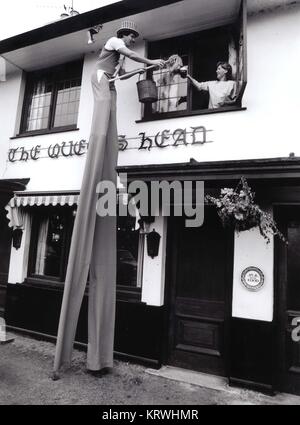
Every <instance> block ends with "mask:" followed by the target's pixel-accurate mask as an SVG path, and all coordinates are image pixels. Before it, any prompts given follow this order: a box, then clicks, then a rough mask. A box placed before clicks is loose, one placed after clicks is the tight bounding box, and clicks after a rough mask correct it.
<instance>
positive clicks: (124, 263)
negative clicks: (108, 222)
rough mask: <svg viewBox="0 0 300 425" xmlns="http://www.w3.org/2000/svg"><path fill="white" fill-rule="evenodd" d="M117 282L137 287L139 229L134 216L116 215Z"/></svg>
mask: <svg viewBox="0 0 300 425" xmlns="http://www.w3.org/2000/svg"><path fill="white" fill-rule="evenodd" d="M117 226H118V227H117V229H118V232H117V247H118V249H117V284H118V285H126V286H134V287H137V266H138V249H139V230H135V218H134V217H118V224H117Z"/></svg>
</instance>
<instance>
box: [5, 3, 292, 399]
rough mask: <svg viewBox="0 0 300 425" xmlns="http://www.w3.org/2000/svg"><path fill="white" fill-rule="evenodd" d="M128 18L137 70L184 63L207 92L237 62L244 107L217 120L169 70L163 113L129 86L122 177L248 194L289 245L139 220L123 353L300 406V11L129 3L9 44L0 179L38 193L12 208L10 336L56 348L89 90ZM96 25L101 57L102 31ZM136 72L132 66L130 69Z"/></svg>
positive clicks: (82, 330) (128, 269) (208, 227)
mask: <svg viewBox="0 0 300 425" xmlns="http://www.w3.org/2000/svg"><path fill="white" fill-rule="evenodd" d="M140 3H143V4H140ZM220 3H222V7H221V6H220ZM224 3H226V4H224ZM123 19H130V20H133V21H134V22H135V23H136V24H137V26H138V28H139V29H140V31H141V33H142V38H141V39H140V40H139V41H137V43H136V47H135V49H136V50H137V51H138V52H139V53H141V54H143V55H148V57H150V58H157V57H162V58H165V59H166V58H168V57H170V56H171V55H173V54H179V55H180V57H181V58H182V60H183V64H184V65H185V66H187V67H188V70H189V73H190V74H191V75H192V76H193V77H194V78H196V79H197V80H198V81H211V80H215V79H216V76H215V75H216V74H215V71H216V66H217V63H218V62H219V61H226V62H229V63H230V64H231V66H232V70H233V80H234V81H236V86H237V88H238V96H237V98H236V99H235V102H234V103H232V104H230V105H223V106H220V107H218V108H214V109H211V108H209V98H208V94H207V93H206V92H204V91H201V92H198V91H197V90H195V89H193V88H192V86H191V84H189V83H188V81H187V80H186V79H184V78H181V77H180V75H175V76H173V77H172V79H170V78H171V77H170V75H169V74H168V73H166V72H163V71H154V72H153V73H152V74H151V75H149V76H148V77H151V78H153V79H154V81H155V82H156V85H157V86H158V95H159V100H158V101H157V102H155V103H152V104H151V105H149V104H141V103H140V102H139V99H138V95H137V89H136V82H137V81H138V77H133V78H132V79H129V80H126V81H122V82H117V83H116V86H117V92H118V132H119V140H118V143H119V161H118V169H117V171H118V173H119V175H120V176H123V177H124V175H126V178H127V182H128V183H130V182H133V181H136V180H138V181H142V182H145V184H147V185H150V184H151V182H162V181H165V182H168V183H170V184H172V183H174V182H181V184H184V182H194V184H195V183H196V182H200V181H203V182H204V190H205V194H210V195H217V194H218V193H219V192H220V190H221V189H222V188H224V187H231V188H235V187H236V186H237V184H238V182H239V180H240V178H241V177H245V178H246V179H247V181H248V183H249V184H250V186H251V188H252V189H253V190H254V192H255V194H256V201H257V202H258V203H259V204H260V205H261V206H262V207H263V208H264V209H265V210H266V211H269V212H270V213H271V214H272V215H273V216H274V218H275V219H276V221H277V223H278V227H279V228H280V230H281V231H282V232H283V234H284V235H285V237H286V238H287V240H288V244H285V243H283V242H282V241H281V240H280V239H278V238H273V237H272V238H271V240H270V242H269V243H266V241H265V239H264V238H263V237H262V236H261V235H260V233H259V231H258V230H257V229H252V230H250V231H245V232H240V233H238V232H235V231H234V230H232V229H230V228H223V227H222V225H221V222H220V220H219V218H218V216H217V213H216V210H215V209H214V207H212V206H211V205H208V204H206V205H205V208H204V223H203V225H202V226H199V227H186V226H185V217H177V216H174V215H173V216H170V217H167V216H164V215H163V214H162V212H161V211H160V212H158V214H157V215H156V216H155V217H153V219H152V220H144V226H142V227H141V228H138V227H139V226H137V225H136V219H135V218H134V217H119V218H118V251H117V254H118V279H117V284H118V285H117V311H116V331H115V352H116V354H117V355H119V356H120V357H123V358H127V359H131V360H133V361H139V362H143V363H146V364H149V365H152V366H153V367H160V366H161V365H162V364H169V365H174V366H178V367H183V368H187V369H192V370H196V371H202V372H205V373H211V374H216V375H222V376H227V377H228V379H229V381H230V382H231V383H232V384H238V385H245V386H247V387H251V388H257V389H260V390H264V391H270V392H272V391H286V392H292V393H296V394H300V343H299V342H297V341H296V339H297V338H293V335H294V334H295V332H294V330H295V329H294V328H295V327H296V325H297V318H298V317H300V289H299V288H300V287H299V285H298V279H297V276H298V272H299V270H298V268H299V266H298V264H299V259H298V258H299V252H300V180H299V178H300V160H299V157H298V155H299V149H298V115H299V108H300V103H299V93H298V89H297V84H296V72H297V69H298V67H299V64H300V59H299V57H300V56H299V54H298V52H299V49H300V34H299V20H300V4H299V2H298V1H296V2H295V1H293V2H289V1H287V0H286V1H280V0H269V1H264V0H255V1H251V0H250V1H248V4H247V2H246V1H241V0H228V1H226V2H220V1H219V0H209V1H208V0H201V1H199V0H181V1H160V2H158V1H151V2H138V1H133V0H127V1H123V2H121V3H120V4H113V5H110V6H106V7H104V8H100V9H97V10H95V11H91V12H87V13H85V14H82V15H78V16H74V17H70V18H67V19H65V20H62V21H58V22H55V23H53V24H49V25H47V26H45V27H42V28H38V29H36V30H33V31H31V32H29V33H25V34H20V35H18V36H16V37H13V38H11V39H7V40H3V41H1V42H0V54H1V56H2V57H3V58H4V59H5V62H6V79H5V81H3V82H1V83H0V112H1V117H2V118H1V134H0V137H1V143H0V146H1V147H0V149H1V155H0V169H1V175H2V179H5V180H8V181H14V182H19V183H22V184H24V185H26V188H25V190H21V191H20V190H16V191H15V195H14V197H13V199H12V200H11V201H10V203H9V205H8V208H7V209H6V210H5V209H4V205H2V213H1V214H2V215H1V242H0V250H1V260H0V261H1V262H0V267H1V268H0V276H1V285H0V294H1V297H0V301H1V307H2V309H3V311H4V310H5V318H6V321H7V323H8V325H9V326H11V327H12V328H14V329H19V330H23V331H26V332H30V333H31V334H33V335H34V334H37V335H39V336H41V335H42V336H45V337H48V338H49V337H52V338H54V337H55V336H56V333H57V327H58V320H59V312H60V305H61V300H62V293H63V287H64V285H63V283H64V277H65V272H66V266H67V260H68V250H69V247H70V240H71V235H72V226H73V222H74V218H75V216H76V204H77V201H78V196H79V192H80V186H81V179H82V173H83V169H84V164H85V156H86V152H87V149H88V138H89V130H90V124H91V115H92V109H93V104H92V90H91V86H90V76H91V73H92V70H93V67H94V65H95V62H96V59H97V52H98V51H99V50H100V49H101V48H102V47H103V45H104V43H105V41H106V39H107V38H108V37H110V36H112V35H113V34H114V32H115V30H116V29H117V28H118V26H119V24H120V22H121V21H122V20H123ZM99 24H101V29H99V27H98V29H97V31H95V32H97V34H95V35H94V38H95V43H94V44H88V43H87V31H88V30H89V29H90V28H93V27H95V25H99ZM135 68H136V64H135V63H134V62H132V61H130V60H128V61H127V63H126V69H127V70H128V71H130V70H132V69H135ZM116 142H117V141H116ZM298 195H299V196H298ZM170 203H171V204H172V205H174V203H175V201H174V200H172V199H171V200H170ZM8 223H9V225H10V226H11V227H9V226H8ZM153 230H155V232H156V233H158V234H159V236H160V239H159V244H158V246H157V244H156V248H158V252H157V253H155V254H157V255H155V254H154V255H152V254H153V253H152V254H151V252H149V250H150V251H151V243H150V242H149V240H148V238H149V233H151V232H152V231H153ZM152 248H153V247H152ZM249 270H250V273H251V272H252V273H253V272H255V273H256V274H255V276H256V277H257V279H258V281H259V285H258V286H259V287H258V288H256V289H257V290H256V291H254V290H252V289H253V288H251V287H250V288H249V285H248V287H247V284H245V279H244V277H245V275H246V274H247V272H249ZM245 273H246V274H245ZM252 276H253V275H252ZM250 280H251V276H250ZM246 283H247V282H246ZM248 283H249V282H248ZM87 296H88V285H87V290H86V295H85V298H84V301H83V304H82V310H81V315H80V320H79V324H78V329H77V335H76V340H77V341H78V342H81V343H86V338H87V329H86V327H87V323H86V322H87V321H86V316H87V314H86V311H87ZM299 321H300V319H299ZM296 336H297V335H296Z"/></svg>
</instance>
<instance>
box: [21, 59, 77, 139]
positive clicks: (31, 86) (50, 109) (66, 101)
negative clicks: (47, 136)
mask: <svg viewBox="0 0 300 425" xmlns="http://www.w3.org/2000/svg"><path fill="white" fill-rule="evenodd" d="M81 73H82V63H80V62H73V63H69V64H65V65H64V66H58V67H54V68H51V69H47V70H43V71H41V72H33V73H32V74H30V77H29V80H28V81H29V82H28V86H27V90H26V98H25V101H24V111H23V119H22V128H21V132H26V131H35V130H42V129H45V130H46V129H51V128H55V127H62V126H66V125H76V123H77V118H78V109H79V100H80V87H81Z"/></svg>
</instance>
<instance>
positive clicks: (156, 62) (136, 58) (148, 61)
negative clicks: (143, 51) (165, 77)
mask: <svg viewBox="0 0 300 425" xmlns="http://www.w3.org/2000/svg"><path fill="white" fill-rule="evenodd" d="M118 52H119V53H121V54H122V55H124V56H126V57H127V58H129V59H132V60H133V61H135V62H139V63H144V64H146V65H157V66H158V67H160V68H163V67H164V66H165V61H164V60H162V59H147V58H145V57H144V56H141V55H139V54H137V53H136V52H134V51H133V50H130V49H128V47H121V48H120V49H118Z"/></svg>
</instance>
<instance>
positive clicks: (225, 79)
mask: <svg viewBox="0 0 300 425" xmlns="http://www.w3.org/2000/svg"><path fill="white" fill-rule="evenodd" d="M245 37H246V11H245V7H244V2H242V6H241V10H240V14H239V16H238V19H237V21H236V22H235V23H233V24H231V25H226V26H223V27H218V28H213V29H209V30H205V31H201V32H198V33H193V34H189V35H185V36H180V37H176V38H172V39H167V40H160V41H155V42H151V43H149V45H148V48H149V57H150V58H153V59H154V58H159V57H160V58H162V59H165V60H167V59H168V58H169V57H170V56H172V55H174V54H178V55H179V56H180V57H181V59H182V62H183V66H184V67H185V68H186V69H187V72H188V74H189V75H190V76H191V77H192V78H193V79H194V81H195V82H196V84H193V83H192V82H191V81H190V80H189V79H187V78H184V75H180V74H179V73H176V72H175V73H173V72H169V70H168V68H165V69H159V70H155V71H152V72H150V73H149V75H148V77H152V78H153V79H154V81H155V82H156V85H157V87H158V101H157V102H155V103H152V104H150V105H149V104H146V107H145V111H144V117H145V118H146V119H153V118H158V117H162V116H163V117H171V116H178V115H189V114H196V113H201V111H206V112H208V111H209V110H212V109H220V110H222V109H224V108H227V109H228V107H230V108H232V107H241V101H242V96H243V92H244V89H245V85H246V79H247V76H246V39H245ZM220 62H221V63H222V64H223V65H224V64H225V68H227V69H225V70H224V69H219V70H218V72H217V69H218V66H219V63H220ZM228 64H229V65H230V66H228ZM228 71H229V72H228ZM231 71H232V72H231Z"/></svg>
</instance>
